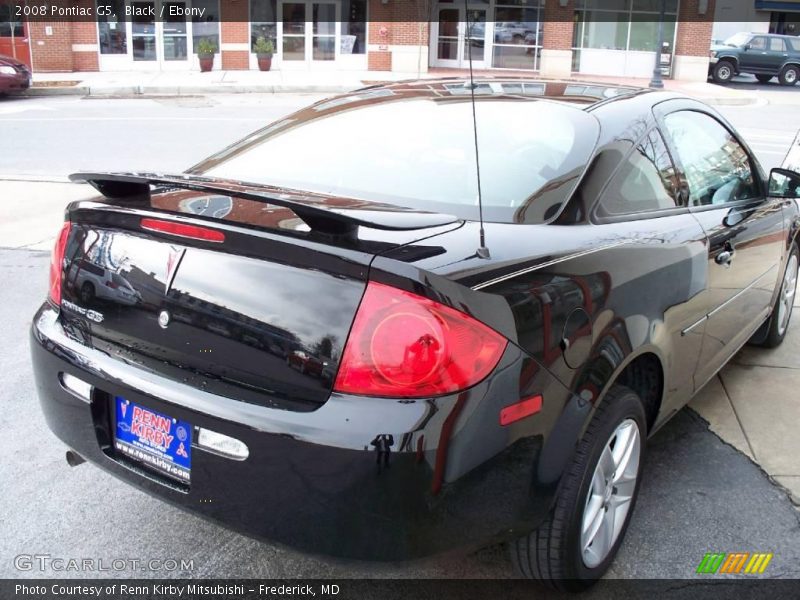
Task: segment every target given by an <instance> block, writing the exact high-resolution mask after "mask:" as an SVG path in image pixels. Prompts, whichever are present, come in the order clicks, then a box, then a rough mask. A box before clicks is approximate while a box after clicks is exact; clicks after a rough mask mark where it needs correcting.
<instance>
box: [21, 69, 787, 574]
mask: <svg viewBox="0 0 800 600" xmlns="http://www.w3.org/2000/svg"><path fill="white" fill-rule="evenodd" d="M472 92H474V94H475V117H476V119H475V121H476V123H477V148H478V150H479V156H478V161H479V165H480V183H479V182H478V176H477V170H476V168H475V167H476V143H475V142H476V139H475V133H474V132H473V121H472V105H471V101H470V96H471V94H472ZM73 179H75V180H78V181H86V182H89V183H91V184H92V185H93V186H94V187H95V188H97V190H98V192H99V194H100V195H98V196H97V198H96V199H94V200H91V201H82V202H76V203H73V204H71V205H69V207H68V208H67V211H66V220H65V223H64V226H63V228H62V230H61V233H60V235H59V236H58V239H57V243H56V247H55V250H54V253H53V258H52V267H51V272H50V292H49V297H48V299H47V301H46V302H45V303H44V305H43V306H42V307H41V308H40V309H39V311H38V313H37V314H36V315H35V317H34V320H33V327H32V341H31V349H32V355H33V363H34V367H35V374H36V384H37V387H38V392H39V396H40V398H41V403H42V407H43V410H44V413H45V415H46V418H47V422H48V424H49V426H50V428H51V429H52V430H53V432H54V433H55V434H56V435H57V436H58V437H59V438H61V439H62V440H63V441H64V443H65V444H67V445H68V446H69V447H70V448H71V451H70V453H68V455H69V457H70V459H71V460H72V461H73V462H76V461H80V460H82V459H86V460H89V461H91V462H93V463H94V464H96V465H97V466H99V467H101V468H103V469H105V470H107V471H108V472H110V473H112V474H113V475H115V476H116V477H119V478H120V479H123V480H124V481H126V482H128V483H131V484H132V485H135V486H137V487H139V488H141V489H143V490H145V491H147V492H148V493H150V494H153V495H155V496H158V497H159V498H162V499H164V500H167V501H169V502H171V503H173V504H176V505H178V506H181V507H183V508H186V509H189V510H192V511H195V512H198V513H201V514H202V515H204V516H206V517H209V518H211V519H214V520H217V521H219V522H222V523H224V524H225V525H227V526H229V527H232V528H234V529H237V530H239V531H242V532H244V533H247V534H249V535H253V536H256V537H259V538H263V539H266V540H271V541H276V542H281V543H285V544H288V545H291V546H293V547H296V548H299V549H303V550H307V551H311V552H318V553H324V554H330V555H337V556H343V557H353V558H359V559H375V560H397V559H405V558H409V557H417V556H422V555H427V554H430V553H435V552H439V551H444V550H447V549H450V548H455V547H464V548H469V547H475V546H479V545H482V544H486V543H489V542H496V541H508V542H509V547H510V550H511V556H512V560H513V562H514V563H515V564H516V566H517V568H518V569H519V570H520V571H521V572H522V574H524V575H526V576H529V577H533V578H537V579H541V580H544V581H546V582H549V583H550V584H552V585H555V586H558V587H566V588H581V587H585V586H586V585H588V584H590V583H591V582H592V581H594V580H595V579H597V578H598V577H600V576H601V575H602V574H603V573H604V572H605V570H606V569H607V568H608V566H609V564H610V562H611V561H612V559H613V557H614V555H615V553H616V551H617V548H618V547H619V545H620V544H621V542H622V539H623V535H624V532H625V529H626V526H627V524H628V521H629V520H630V517H631V513H632V508H633V505H634V503H635V501H636V496H637V491H638V487H639V482H640V480H641V475H642V464H643V457H644V453H645V440H646V438H647V437H648V436H649V435H651V434H652V433H653V432H654V431H656V430H657V429H658V428H659V427H660V426H661V425H663V424H664V423H665V422H666V421H667V420H668V419H669V418H670V417H672V416H673V415H674V414H675V413H676V412H677V411H678V410H680V409H681V407H683V406H684V405H685V404H686V403H687V402H688V401H689V399H690V398H691V397H692V395H693V394H694V393H695V392H697V391H698V390H699V389H700V388H701V387H702V386H703V385H704V384H705V383H706V382H707V381H708V380H709V379H710V378H711V377H712V376H713V375H714V374H715V373H716V372H717V371H718V370H719V369H720V368H721V367H722V366H723V365H724V364H725V363H726V361H727V360H728V359H729V358H730V357H731V356H732V355H733V354H734V353H735V352H736V351H737V350H738V349H739V348H740V347H741V346H742V345H743V344H745V343H746V342H748V340H749V341H750V342H751V343H757V344H762V345H766V346H775V345H777V344H779V343H780V342H781V341H782V339H783V337H784V335H785V334H786V330H787V327H788V324H789V319H790V316H791V312H792V306H793V304H794V302H793V301H794V294H795V288H796V284H797V274H798V246H797V232H798V223H800V216H799V213H798V207H797V204H796V200H795V199H794V198H795V197H796V195H797V192H798V189H799V188H800V175H798V174H796V173H793V172H791V171H786V170H780V169H778V170H774V171H773V172H772V173H771V175H770V176H769V177H767V176H765V174H764V173H763V171H762V169H761V167H760V166H759V164H758V162H757V161H756V160H755V159H754V157H753V154H752V152H751V151H750V150H749V148H748V147H747V145H746V144H745V143H744V142H743V141H742V140H741V138H740V137H739V136H738V135H737V134H736V132H735V131H734V130H733V129H732V127H731V126H730V125H729V124H728V123H727V122H726V121H725V120H724V119H723V118H722V117H721V116H720V115H719V114H717V113H716V112H715V111H714V110H712V109H711V108H709V107H708V106H705V105H704V104H701V103H700V102H697V101H694V100H690V99H688V98H684V97H679V96H677V95H674V94H671V93H666V92H649V91H640V90H632V89H622V88H614V89H609V88H603V87H600V86H592V85H585V84H577V83H575V82H570V83H565V82H557V81H546V82H545V81H530V80H513V79H506V80H493V79H487V80H481V81H478V82H476V83H475V84H474V85H473V86H472V88H471V87H470V86H469V85H468V84H465V82H463V81H459V80H454V79H447V80H428V81H419V82H403V83H398V84H390V85H383V86H377V87H372V88H366V89H363V90H359V91H356V92H353V93H351V94H348V95H344V96H340V97H336V98H332V99H328V100H324V101H322V102H318V103H317V104H314V105H313V106H310V107H309V108H307V109H304V110H301V111H299V112H297V113H295V114H293V115H291V116H289V117H286V118H285V119H283V120H281V121H278V122H276V123H274V124H272V125H270V126H268V127H266V128H264V129H262V130H260V131H257V132H255V133H253V134H252V135H250V136H248V137H247V138H245V139H243V140H242V141H240V142H238V143H236V144H234V145H232V146H230V147H228V148H226V149H224V150H223V151H221V152H220V153H218V154H216V155H214V156H212V157H211V158H209V159H207V160H205V161H204V162H202V163H200V164H199V165H197V166H195V167H194V168H192V169H190V170H189V171H187V172H186V173H184V174H179V175H165V174H153V173H124V174H121V173H116V174H113V173H105V174H104V173H82V174H77V175H75V176H73ZM479 186H480V187H479ZM479 197H480V202H479V201H478V198H479ZM481 208H482V217H483V227H482V225H481V218H480V217H481V214H480V210H481ZM481 229H483V236H482V235H481Z"/></svg>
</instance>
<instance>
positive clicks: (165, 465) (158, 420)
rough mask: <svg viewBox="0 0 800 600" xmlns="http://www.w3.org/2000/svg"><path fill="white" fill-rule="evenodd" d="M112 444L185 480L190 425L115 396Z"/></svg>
mask: <svg viewBox="0 0 800 600" xmlns="http://www.w3.org/2000/svg"><path fill="white" fill-rule="evenodd" d="M114 405H115V413H116V417H117V418H116V428H115V432H114V433H115V435H114V448H116V450H117V451H118V452H120V453H121V454H122V455H123V456H126V457H128V458H130V459H133V460H135V461H137V462H140V463H143V464H145V465H147V466H148V467H151V468H152V469H155V470H156V471H158V472H159V473H162V474H163V475H166V476H168V477H171V478H173V479H177V480H178V481H182V482H184V483H189V480H190V473H191V467H192V426H191V425H189V424H188V423H186V422H185V421H179V420H178V419H173V418H172V417H169V416H167V415H164V414H162V413H159V412H156V411H154V410H151V409H149V408H145V407H143V406H139V405H138V404H136V403H134V402H131V401H130V400H127V399H125V398H123V397H122V396H117V397H115V398H114Z"/></svg>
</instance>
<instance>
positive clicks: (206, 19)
mask: <svg viewBox="0 0 800 600" xmlns="http://www.w3.org/2000/svg"><path fill="white" fill-rule="evenodd" d="M192 7H193V8H205V10H204V11H203V16H202V17H201V16H199V15H197V16H194V15H193V16H192V43H193V44H194V47H195V48H197V44H199V43H200V40H203V39H206V40H211V41H212V42H213V43H214V45H215V46H216V47H217V49H219V0H192Z"/></svg>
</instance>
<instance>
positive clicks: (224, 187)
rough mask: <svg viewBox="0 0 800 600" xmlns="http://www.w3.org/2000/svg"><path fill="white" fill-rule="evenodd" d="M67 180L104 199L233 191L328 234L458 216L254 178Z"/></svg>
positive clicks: (84, 176)
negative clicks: (178, 191) (279, 208)
mask: <svg viewBox="0 0 800 600" xmlns="http://www.w3.org/2000/svg"><path fill="white" fill-rule="evenodd" d="M69 178H70V180H72V181H75V182H86V183H89V184H91V185H92V186H93V187H94V188H95V189H97V191H99V192H100V193H101V194H103V195H104V196H105V197H106V198H108V199H109V200H112V201H113V200H118V201H125V202H126V203H130V202H137V201H147V202H149V200H150V195H151V186H155V187H156V188H160V189H157V190H156V191H167V190H169V189H170V188H172V189H174V188H179V189H185V190H194V191H198V192H205V193H209V194H219V195H225V196H234V197H237V198H242V199H245V200H253V201H256V202H264V203H265V204H273V205H275V206H282V207H285V208H288V209H291V210H292V212H294V213H295V214H296V215H297V216H298V217H299V218H300V219H302V220H303V221H304V222H305V223H306V224H307V225H308V226H309V227H310V228H311V229H312V230H315V231H321V232H324V233H331V234H350V233H352V232H353V231H354V230H355V229H356V228H357V227H358V226H364V227H370V228H373V229H383V230H394V231H403V230H413V229H426V228H429V227H438V226H440V225H449V224H450V223H455V222H457V221H458V220H459V219H458V217H455V216H453V215H446V214H439V213H433V212H425V211H420V210H417V209H413V208H406V207H402V206H395V205H394V204H385V203H380V202H370V201H365V200H357V199H353V198H341V197H338V196H326V195H324V194H315V193H310V192H300V191H297V190H291V189H286V188H279V187H274V186H269V185H262V184H257V183H248V182H242V181H234V180H229V179H218V178H214V177H199V176H196V175H164V174H155V173H73V174H72V175H70V177H69Z"/></svg>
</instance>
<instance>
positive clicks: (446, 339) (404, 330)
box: [334, 282, 507, 398]
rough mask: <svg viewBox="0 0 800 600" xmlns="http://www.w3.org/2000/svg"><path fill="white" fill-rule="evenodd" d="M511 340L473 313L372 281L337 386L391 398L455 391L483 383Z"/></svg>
mask: <svg viewBox="0 0 800 600" xmlns="http://www.w3.org/2000/svg"><path fill="white" fill-rule="evenodd" d="M506 344H507V340H506V339H505V338H504V337H503V336H501V335H500V334H499V333H497V332H496V331H493V330H492V329H490V328H489V327H487V326H486V325H484V324H483V323H481V322H479V321H477V320H475V319H474V318H472V317H470V316H469V315H466V314H464V313H462V312H459V311H457V310H454V309H452V308H450V307H448V306H445V305H443V304H440V303H438V302H434V301H433V300H429V299H428V298H423V297H422V296H418V295H416V294H412V293H410V292H406V291H403V290H399V289H397V288H393V287H390V286H387V285H383V284H380V283H375V282H370V283H369V284H368V285H367V290H366V292H365V293H364V297H363V299H362V300H361V305H360V306H359V308H358V313H357V314H356V318H355V321H354V322H353V327H352V329H351V330H350V336H349V338H348V339H347V344H346V345H345V348H344V353H343V355H342V361H341V364H340V365H339V373H338V375H337V377H336V383H335V384H334V390H335V391H337V392H344V393H348V394H359V395H367V396H384V397H392V398H421V397H428V396H441V395H443V394H451V393H453V392H458V391H460V390H464V389H466V388H468V387H472V386H473V385H475V384H476V383H478V382H480V381H481V380H483V379H484V378H485V377H486V376H487V375H488V374H489V373H490V372H491V370H492V369H494V367H495V366H496V365H497V363H498V361H499V360H500V357H501V356H502V354H503V351H504V350H505V348H506Z"/></svg>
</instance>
